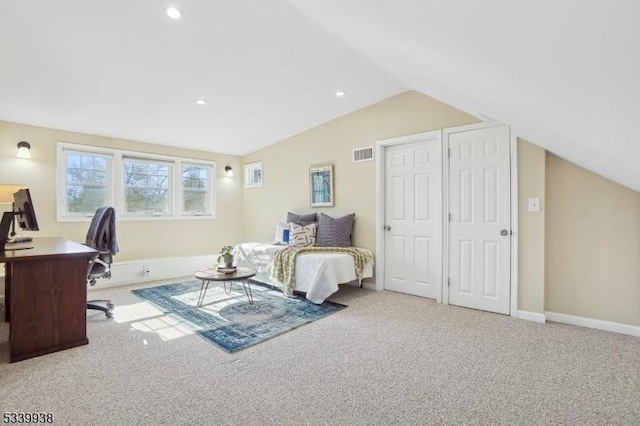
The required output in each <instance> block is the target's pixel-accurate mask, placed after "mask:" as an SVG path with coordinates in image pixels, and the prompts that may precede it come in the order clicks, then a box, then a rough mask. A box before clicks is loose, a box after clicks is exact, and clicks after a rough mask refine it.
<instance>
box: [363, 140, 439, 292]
mask: <svg viewBox="0 0 640 426" xmlns="http://www.w3.org/2000/svg"><path fill="white" fill-rule="evenodd" d="M425 139H428V140H433V139H435V140H438V141H439V142H440V144H442V131H441V130H433V131H431V132H423V133H416V134H413V135H407V136H399V137H396V138H390V139H382V140H379V141H377V142H376V154H375V162H376V274H375V277H376V282H375V289H376V290H378V291H380V290H383V289H384V259H385V252H384V219H385V218H384V206H385V188H384V183H385V182H384V175H385V164H384V162H385V158H386V156H385V148H387V147H391V146H396V145H403V144H408V143H413V142H419V141H423V140H425ZM441 240H442V238H441ZM441 276H442V274H441ZM441 300H442V291H440V293H439V295H438V298H437V301H438V303H440V301H441Z"/></svg>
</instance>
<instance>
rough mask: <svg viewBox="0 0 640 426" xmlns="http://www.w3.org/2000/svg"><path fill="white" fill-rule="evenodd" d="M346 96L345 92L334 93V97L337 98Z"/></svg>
mask: <svg viewBox="0 0 640 426" xmlns="http://www.w3.org/2000/svg"><path fill="white" fill-rule="evenodd" d="M346 94H347V92H345V91H344V90H338V91H337V92H336V96H337V97H339V98H341V97H343V96H344V95H346Z"/></svg>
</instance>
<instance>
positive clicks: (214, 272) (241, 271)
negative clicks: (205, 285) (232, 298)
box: [195, 266, 256, 281]
mask: <svg viewBox="0 0 640 426" xmlns="http://www.w3.org/2000/svg"><path fill="white" fill-rule="evenodd" d="M255 274H256V270H255V269H251V268H244V267H242V266H238V267H237V268H236V270H235V271H234V272H231V273H224V272H220V271H218V269H217V267H213V268H207V269H203V270H202V271H198V272H196V273H195V277H196V278H197V279H199V280H206V281H231V280H240V279H243V278H251V277H253V276H254V275H255Z"/></svg>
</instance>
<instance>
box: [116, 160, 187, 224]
mask: <svg viewBox="0 0 640 426" xmlns="http://www.w3.org/2000/svg"><path fill="white" fill-rule="evenodd" d="M126 161H132V162H140V163H149V164H162V165H166V166H167V167H168V172H169V174H168V182H167V188H166V189H167V191H168V197H169V200H168V205H167V210H168V211H167V212H160V213H158V212H147V211H143V212H129V211H128V210H127V209H126V208H125V207H126V204H127V197H126V196H125V193H126V191H125V190H126V188H125V183H124V163H125V162H126ZM175 167H176V165H175V163H174V162H173V161H165V160H159V159H155V158H148V157H146V156H139V155H123V156H122V162H121V167H120V171H121V172H122V178H123V182H122V216H123V217H150V216H153V217H160V216H163V217H172V216H173V215H174V213H175V212H176V209H175V204H176V203H175V198H176V193H178V192H179V191H180V188H181V186H180V188H179V187H178V185H175V184H174V183H175V180H176V170H175Z"/></svg>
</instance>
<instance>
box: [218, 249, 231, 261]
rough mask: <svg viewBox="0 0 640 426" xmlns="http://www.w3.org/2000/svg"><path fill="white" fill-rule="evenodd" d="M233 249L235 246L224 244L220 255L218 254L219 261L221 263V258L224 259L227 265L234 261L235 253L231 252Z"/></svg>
mask: <svg viewBox="0 0 640 426" xmlns="http://www.w3.org/2000/svg"><path fill="white" fill-rule="evenodd" d="M232 251H233V246H224V247H222V248H221V249H220V255H219V256H218V263H220V261H221V260H224V263H225V264H226V265H231V264H232V263H233V254H231V252H232Z"/></svg>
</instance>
